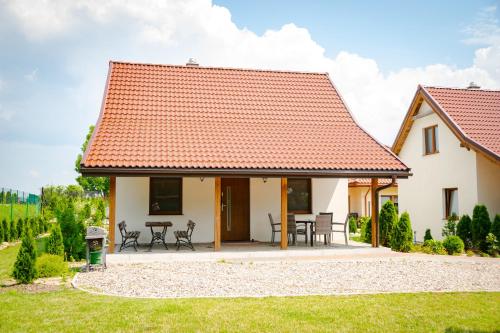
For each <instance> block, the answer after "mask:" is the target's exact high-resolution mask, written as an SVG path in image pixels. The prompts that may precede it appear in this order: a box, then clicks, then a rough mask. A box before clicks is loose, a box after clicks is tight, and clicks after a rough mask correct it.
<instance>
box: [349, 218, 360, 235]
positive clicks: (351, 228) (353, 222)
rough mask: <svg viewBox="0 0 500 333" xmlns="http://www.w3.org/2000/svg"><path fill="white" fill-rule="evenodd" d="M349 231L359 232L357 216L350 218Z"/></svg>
mask: <svg viewBox="0 0 500 333" xmlns="http://www.w3.org/2000/svg"><path fill="white" fill-rule="evenodd" d="M349 232H350V233H352V234H355V233H356V232H358V226H357V225H356V218H355V217H354V216H351V217H350V218H349Z"/></svg>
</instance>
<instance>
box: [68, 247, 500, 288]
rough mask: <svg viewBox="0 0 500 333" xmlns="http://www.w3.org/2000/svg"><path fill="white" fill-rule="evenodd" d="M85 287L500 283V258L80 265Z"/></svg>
mask: <svg viewBox="0 0 500 333" xmlns="http://www.w3.org/2000/svg"><path fill="white" fill-rule="evenodd" d="M73 285H74V286H75V287H77V288H80V289H82V290H86V291H90V292H95V293H102V294H108V295H117V296H128V297H154V298H175V297H265V296H301V295H345V294H365V293H388V292H391V293H392V292H445V291H500V259H492V258H469V257H451V256H431V255H420V254H404V255H403V254H398V255H395V254H392V253H387V254H382V253H381V254H378V255H377V256H368V255H364V256H363V255H359V256H354V257H350V258H349V257H347V258H345V257H342V258H317V257H316V258H293V259H292V258H271V259H263V258H257V259H255V258H254V259H252V258H251V259H241V260H235V259H231V260H224V259H218V260H204V261H186V262H183V261H174V262H146V263H111V264H110V265H108V269H107V270H106V271H104V272H100V271H94V272H90V273H79V274H77V276H75V278H74V280H73Z"/></svg>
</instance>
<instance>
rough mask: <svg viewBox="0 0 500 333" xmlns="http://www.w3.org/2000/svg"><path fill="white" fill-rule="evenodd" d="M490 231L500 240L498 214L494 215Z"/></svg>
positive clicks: (499, 219) (499, 215)
mask: <svg viewBox="0 0 500 333" xmlns="http://www.w3.org/2000/svg"><path fill="white" fill-rule="evenodd" d="M491 233H492V234H493V235H495V237H496V238H497V239H498V240H499V241H500V214H496V215H495V219H494V220H493V223H492V225H491Z"/></svg>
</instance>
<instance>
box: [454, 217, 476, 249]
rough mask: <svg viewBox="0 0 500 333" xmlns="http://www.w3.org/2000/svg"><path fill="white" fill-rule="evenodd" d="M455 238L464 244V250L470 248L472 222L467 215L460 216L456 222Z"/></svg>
mask: <svg viewBox="0 0 500 333" xmlns="http://www.w3.org/2000/svg"><path fill="white" fill-rule="evenodd" d="M457 236H458V237H460V239H461V240H462V241H463V242H464V247H465V249H466V250H467V249H470V248H471V247H472V220H471V219H470V217H469V215H467V214H464V215H462V217H461V218H460V221H458V224H457Z"/></svg>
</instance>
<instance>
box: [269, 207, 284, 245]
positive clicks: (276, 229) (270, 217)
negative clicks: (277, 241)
mask: <svg viewBox="0 0 500 333" xmlns="http://www.w3.org/2000/svg"><path fill="white" fill-rule="evenodd" d="M267 216H269V224H271V231H272V234H271V245H274V238H275V235H276V233H278V232H279V233H281V223H279V222H274V219H273V216H272V215H271V213H267ZM277 226H279V228H277Z"/></svg>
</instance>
